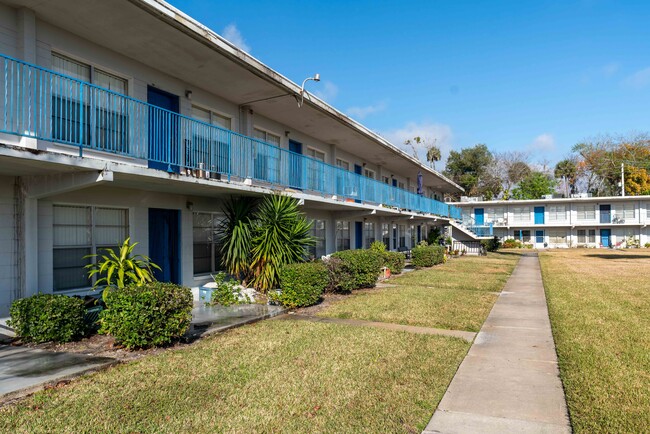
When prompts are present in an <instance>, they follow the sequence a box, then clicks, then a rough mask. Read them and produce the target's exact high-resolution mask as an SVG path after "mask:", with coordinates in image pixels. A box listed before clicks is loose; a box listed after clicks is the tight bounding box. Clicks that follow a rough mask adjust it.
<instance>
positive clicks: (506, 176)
mask: <svg viewBox="0 0 650 434" xmlns="http://www.w3.org/2000/svg"><path fill="white" fill-rule="evenodd" d="M528 158H529V155H528V154H527V153H524V152H517V151H512V152H503V153H500V154H496V155H495V157H494V164H492V165H491V166H490V171H491V172H492V173H494V176H495V177H498V178H499V179H500V181H501V193H502V198H503V199H504V200H508V199H509V198H510V195H511V194H512V189H513V188H514V187H515V186H516V185H517V184H518V183H519V182H520V181H521V180H522V179H524V178H525V177H527V176H528V175H530V173H531V169H530V166H529V165H528Z"/></svg>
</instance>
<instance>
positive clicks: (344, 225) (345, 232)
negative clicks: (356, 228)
mask: <svg viewBox="0 0 650 434" xmlns="http://www.w3.org/2000/svg"><path fill="white" fill-rule="evenodd" d="M341 250H350V222H348V221H343V220H337V221H336V251H338V252H340V251H341Z"/></svg>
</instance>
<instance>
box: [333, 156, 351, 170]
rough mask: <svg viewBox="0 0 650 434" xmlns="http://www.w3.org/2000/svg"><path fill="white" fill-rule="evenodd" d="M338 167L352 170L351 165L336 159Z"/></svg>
mask: <svg viewBox="0 0 650 434" xmlns="http://www.w3.org/2000/svg"><path fill="white" fill-rule="evenodd" d="M336 166H337V167H340V168H341V169H343V170H350V163H348V162H347V161H345V160H341V159H340V158H337V159H336Z"/></svg>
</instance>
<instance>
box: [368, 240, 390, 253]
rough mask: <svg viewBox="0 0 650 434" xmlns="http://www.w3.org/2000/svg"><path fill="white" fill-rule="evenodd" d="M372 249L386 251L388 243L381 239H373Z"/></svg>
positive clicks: (380, 251)
mask: <svg viewBox="0 0 650 434" xmlns="http://www.w3.org/2000/svg"><path fill="white" fill-rule="evenodd" d="M370 250H374V251H375V252H379V253H384V252H385V251H386V244H384V243H382V242H381V241H373V242H372V244H370Z"/></svg>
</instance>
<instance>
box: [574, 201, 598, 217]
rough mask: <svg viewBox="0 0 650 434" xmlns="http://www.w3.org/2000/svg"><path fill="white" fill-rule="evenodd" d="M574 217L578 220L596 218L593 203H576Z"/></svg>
mask: <svg viewBox="0 0 650 434" xmlns="http://www.w3.org/2000/svg"><path fill="white" fill-rule="evenodd" d="M576 218H577V219H578V220H596V206H595V205H577V206H576Z"/></svg>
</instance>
